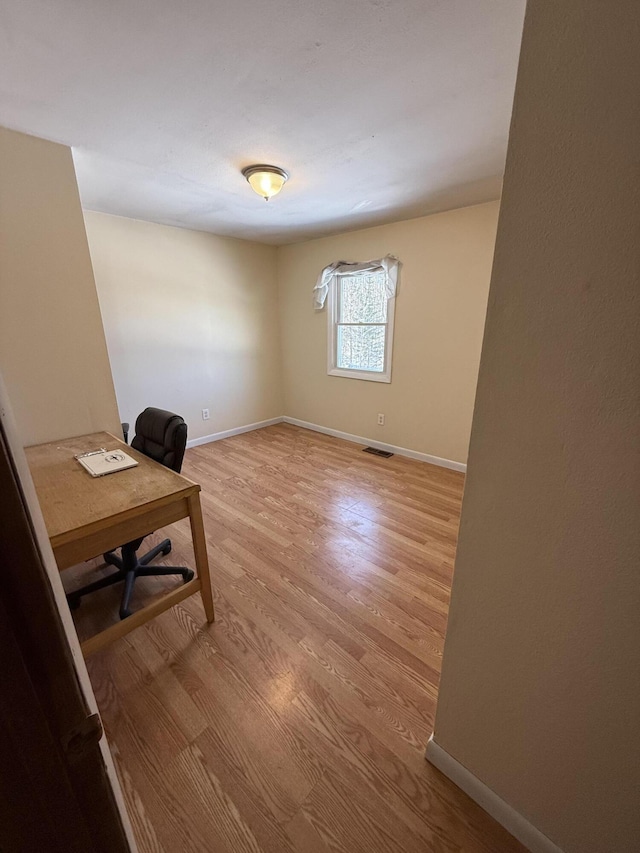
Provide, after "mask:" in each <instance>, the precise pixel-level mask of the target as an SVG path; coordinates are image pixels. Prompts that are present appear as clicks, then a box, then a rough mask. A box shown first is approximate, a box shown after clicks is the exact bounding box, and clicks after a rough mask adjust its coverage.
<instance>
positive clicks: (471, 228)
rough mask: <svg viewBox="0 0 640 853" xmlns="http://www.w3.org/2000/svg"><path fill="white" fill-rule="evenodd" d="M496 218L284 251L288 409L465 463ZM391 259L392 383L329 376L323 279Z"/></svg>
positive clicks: (462, 218) (486, 207)
mask: <svg viewBox="0 0 640 853" xmlns="http://www.w3.org/2000/svg"><path fill="white" fill-rule="evenodd" d="M497 216H498V202H491V203H489V204H483V205H478V206H477V207H467V208H463V209H460V210H453V211H449V212H447V213H440V214H437V215H435V216H426V217H422V218H420V219H413V220H409V221H406V222H397V223H394V224H392V225H383V226H380V227H376V228H368V229H366V230H363V231H353V232H350V233H347V234H341V235H339V236H337V237H327V238H323V239H319V240H312V241H310V242H307V243H301V244H297V245H292V246H284V247H282V248H280V249H279V250H278V280H279V290H280V317H281V320H280V328H281V334H282V363H283V387H284V410H285V414H287V415H289V416H290V417H294V418H299V419H301V420H303V421H308V422H311V423H315V424H319V425H320V426H325V427H330V428H332V429H337V430H341V431H343V432H348V433H352V434H354V435H359V436H364V437H365V438H368V439H374V440H378V441H380V442H386V443H388V444H395V445H396V446H399V447H405V448H408V449H410V450H415V451H418V452H421V453H428V454H430V455H432V456H439V457H443V458H445V459H450V460H454V461H456V462H466V459H467V447H468V443H469V431H470V427H471V413H472V410H473V399H474V394H475V387H476V379H477V371H478V362H479V359H480V346H481V341H482V329H483V326H484V317H485V310H486V301H487V293H488V289H489V277H490V272H491V260H492V256H493V246H494V241H495V230H496V222H497ZM386 254H392V255H397V257H398V258H399V259H400V260H401V261H402V271H401V276H400V285H399V290H398V296H397V299H396V319H395V337H394V348H393V373H392V381H391V383H390V384H383V383H379V382H366V381H362V380H358V379H346V378H343V377H338V376H328V375H327V313H326V310H324V311H314V309H313V307H312V290H313V286H314V284H315V281H316V278H317V276H318V274H319V272H320V270H322V268H323V267H325V266H326V265H327V264H329V263H331V262H332V261H336V260H351V261H353V260H357V261H366V260H370V259H372V258H379V257H382V256H384V255H386ZM378 412H381V413H383V414H384V415H385V418H386V421H385V425H384V426H378V425H377V415H378Z"/></svg>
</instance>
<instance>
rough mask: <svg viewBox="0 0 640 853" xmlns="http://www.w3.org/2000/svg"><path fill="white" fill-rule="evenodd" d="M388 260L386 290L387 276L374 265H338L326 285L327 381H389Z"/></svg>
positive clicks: (390, 308) (391, 290) (392, 300)
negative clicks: (329, 377)
mask: <svg viewBox="0 0 640 853" xmlns="http://www.w3.org/2000/svg"><path fill="white" fill-rule="evenodd" d="M389 260H390V261H392V262H393V264H394V266H393V271H394V279H393V287H392V288H390V287H389V271H388V269H386V268H384V267H381V262H379V261H377V262H372V263H371V264H368V263H367V264H362V265H358V264H344V265H341V268H340V270H334V271H332V274H331V277H330V279H329V280H328V281H327V285H326V286H327V291H328V295H329V341H328V344H329V365H328V372H329V374H330V375H331V376H346V377H349V378H352V379H369V380H372V381H374V382H391V348H392V342H393V341H392V339H393V315H394V305H395V279H396V274H395V273H396V270H397V261H396V260H395V258H394V259H389ZM385 261H386V259H385ZM350 266H351V267H355V269H353V271H352V270H351V269H349V267H350ZM359 266H360V269H358V267H359ZM372 267H373V268H372ZM390 293H391V294H393V295H390Z"/></svg>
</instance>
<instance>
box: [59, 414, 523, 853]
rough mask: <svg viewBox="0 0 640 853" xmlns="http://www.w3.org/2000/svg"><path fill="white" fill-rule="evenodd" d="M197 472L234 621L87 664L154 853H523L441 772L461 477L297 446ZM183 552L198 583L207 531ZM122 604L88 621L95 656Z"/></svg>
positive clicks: (239, 446)
mask: <svg viewBox="0 0 640 853" xmlns="http://www.w3.org/2000/svg"><path fill="white" fill-rule="evenodd" d="M183 472H184V473H185V474H186V476H188V477H191V478H192V479H195V480H197V481H198V482H200V483H201V484H202V487H203V495H202V504H203V511H204V516H205V528H206V531H207V537H208V545H209V558H210V561H211V568H212V575H213V578H214V586H215V600H216V607H217V611H216V612H217V621H216V623H215V624H214V625H210V626H208V625H207V624H206V622H205V620H204V613H203V611H202V607H201V604H200V601H199V597H198V596H193V597H192V598H190V599H188V600H187V601H186V602H184V603H183V604H182V605H179V606H177V607H175V608H174V609H173V610H172V611H170V612H167V613H165V614H163V615H162V616H160V617H159V618H157V619H156V620H154V621H153V622H152V623H149V624H148V625H145V626H144V627H142V628H139V629H138V630H137V631H135V632H134V633H132V634H131V635H129V636H128V637H126V638H124V639H123V640H120V641H119V642H118V643H116V644H115V645H113V646H112V647H110V648H109V649H106V650H105V651H103V652H100V653H99V654H97V655H95V656H94V657H93V658H91V659H90V661H89V671H90V674H91V677H92V681H93V684H94V687H95V690H96V695H97V698H98V703H99V706H100V709H101V712H102V716H103V721H104V724H105V728H106V730H107V734H108V737H109V741H110V744H111V748H112V751H113V753H114V756H115V759H116V764H117V766H118V769H119V773H120V776H121V779H122V783H123V788H124V792H125V796H126V799H127V802H128V805H129V809H130V813H131V817H132V821H133V824H134V829H135V833H136V836H137V838H138V842H139V845H140V850H141V851H143V853H147V851H148V853H151V852H152V851H153V853H178V851H203V853H204V851H206V853H213V851H215V853H227V851H228V853H244V851H252V853H259V851H265V853H266V851H273V853H288V852H290V851H298V852H299V853H329V851H334V852H335V851H338V853H361V851H362V853H365V851H366V853H386V852H387V851H389V853H392V851H393V853H414V851H447V853H451V851H485V853H486V851H491V853H495V851H516V850H518V851H519V850H522V849H523V848H521V847H520V845H519V844H517V842H515V841H514V840H513V839H512V838H511V837H510V836H509V835H508V834H507V833H506V832H505V831H504V830H503V829H502V828H501V827H500V826H498V824H496V823H495V822H494V821H493V820H492V819H491V818H489V817H488V816H487V815H486V814H485V813H484V812H483V811H482V810H481V809H480V808H479V807H477V806H476V805H475V804H474V803H473V802H472V801H471V800H469V799H468V798H467V797H466V796H465V795H464V794H462V793H461V792H460V791H459V790H458V789H457V788H455V786H453V785H452V784H451V783H450V782H449V781H448V780H447V779H445V777H443V776H442V775H441V774H440V773H438V771H437V770H435V769H434V768H433V767H431V765H429V764H428V763H427V762H426V761H425V759H424V748H425V744H426V742H427V740H428V738H429V735H430V734H431V730H432V725H433V715H434V709H435V701H436V695H437V688H438V677H439V672H440V661H441V655H442V646H443V638H444V632H445V626H446V620H447V607H448V601H449V585H450V580H451V572H452V564H453V557H454V550H455V542H456V532H457V524H458V515H459V511H460V499H461V494H462V486H463V477H462V475H460V474H457V473H455V472H452V471H447V470H444V469H440V468H436V467H433V466H430V465H426V464H423V463H420V462H414V461H411V460H408V459H404V458H402V457H398V456H395V457H393V458H392V459H388V460H384V459H378V458H375V457H372V456H369V455H367V454H363V453H362V448H361V447H359V446H357V445H354V444H349V443H346V442H342V441H339V440H337V439H333V438H329V437H327V436H322V435H318V434H316V433H311V432H308V431H305V430H301V429H298V428H296V427H293V426H289V425H284V424H283V425H279V426H274V427H269V428H267V429H263V430H260V431H256V432H252V433H247V434H245V435H241V436H236V437H234V438H230V439H227V440H225V441H220V442H217V443H215V444H209V445H205V446H203V447H199V448H194V449H192V450H189V451H187V454H186V457H185V464H184V467H183ZM165 532H166V533H168V534H169V535H170V536H171V538H172V541H173V543H174V550H173V553H172V555H171V557H169V558H167V560H166V562H167V563H171V564H176V563H178V564H180V563H182V562H183V561H184V562H186V563H188V564H191V565H193V562H192V561H193V557H192V551H191V548H190V544H189V532H188V526H187V524H186V523H184V522H181V523H180V524H177V525H173V526H172V527H171V528H169V529H168V530H167V531H165ZM158 538H160V534H154V536H153V537H150V538H149V540H148V541H149V544H153V542H154V541H156V540H157V539H158ZM96 568H97V564H96ZM87 569H88V567H87V565H86V564H85V565H84V566H83V567H82V568H81V569H79V570H78V571H76V570H73V569H72V570H70V571H69V572H65V575H64V578H65V585H67V587H70V586H72V585H73V583H77V582H79V578H78V577H75V578H74V572H75V574H76V575H78V574H79V573H80V572H83V573H84V575H85V579H86V574H87ZM97 571H100V569H99V568H97ZM167 583H172V582H170V581H169V582H168V581H166V580H164V579H163V580H162V581H156V580H154V579H143V580H141V581H139V582H138V593H137V596H138V604H139V603H141V602H142V601H144V600H148V598H149V597H150V596H152V595H153V594H157V593H158V591H160V590H161V589H162V588H163V586H164V585H166V584H167ZM117 600H118V591H116V590H114V589H110V590H105V591H103V592H101V593H97V594H95V595H94V596H92V597H91V598H89V599H86V600H85V603H83V605H82V608H81V609H80V610H79V611H78V613H77V623H78V627H79V632H80V634H81V635H86V634H88V633H91V632H92V631H95V630H96V629H97V628H99V627H102V626H103V625H104V622H105V617H104V614H105V613H109V614H113V613H114V612H115V611H116V610H117ZM109 618H110V617H109Z"/></svg>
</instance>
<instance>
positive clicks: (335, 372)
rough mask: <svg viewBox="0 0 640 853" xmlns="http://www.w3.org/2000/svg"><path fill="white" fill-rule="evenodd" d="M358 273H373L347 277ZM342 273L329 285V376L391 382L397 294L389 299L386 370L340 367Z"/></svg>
mask: <svg viewBox="0 0 640 853" xmlns="http://www.w3.org/2000/svg"><path fill="white" fill-rule="evenodd" d="M358 275H371V273H370V272H348V273H345V275H344V277H345V278H355V277H356V276H358ZM342 277H343V276H341V275H334V276H333V278H332V280H331V284H330V285H329V293H328V295H327V297H328V305H327V318H328V324H327V328H328V338H327V356H328V360H327V373H328V374H329V376H343V377H345V378H347V379H364V380H366V381H368V382H387V383H388V382H391V363H392V360H393V328H394V320H395V311H396V298H395V296H392V297H390V298H389V299H387V322H386V323H385V324H384V325H385V327H386V328H385V336H384V370H383V371H382V372H381V373H379V372H377V371H374V370H357V369H353V368H351V369H348V370H347V369H345V368H343V367H338V365H337V356H338V300H339V298H340V297H339V290H338V288H339V287H340V278H342ZM340 325H362V326H381V325H383V324H382V323H344V324H340Z"/></svg>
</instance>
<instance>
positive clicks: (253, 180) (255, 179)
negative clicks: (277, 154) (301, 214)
mask: <svg viewBox="0 0 640 853" xmlns="http://www.w3.org/2000/svg"><path fill="white" fill-rule="evenodd" d="M242 174H243V175H244V176H245V178H246V179H247V180H248V181H249V184H250V186H251V189H252V190H253V191H254V192H256V193H258V195H260V196H262V198H263V199H264V200H265V201H269V199H270V198H272V197H273V196H274V195H278V193H279V192H280V190H281V189H282V187H283V186H284V185H285V183H286V182H287V181H288V180H289V175H288V174H287V173H286V172H285V170H284V169H281V168H280V167H279V166H266V165H264V164H260V165H257V166H247V168H246V169H243V170H242Z"/></svg>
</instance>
